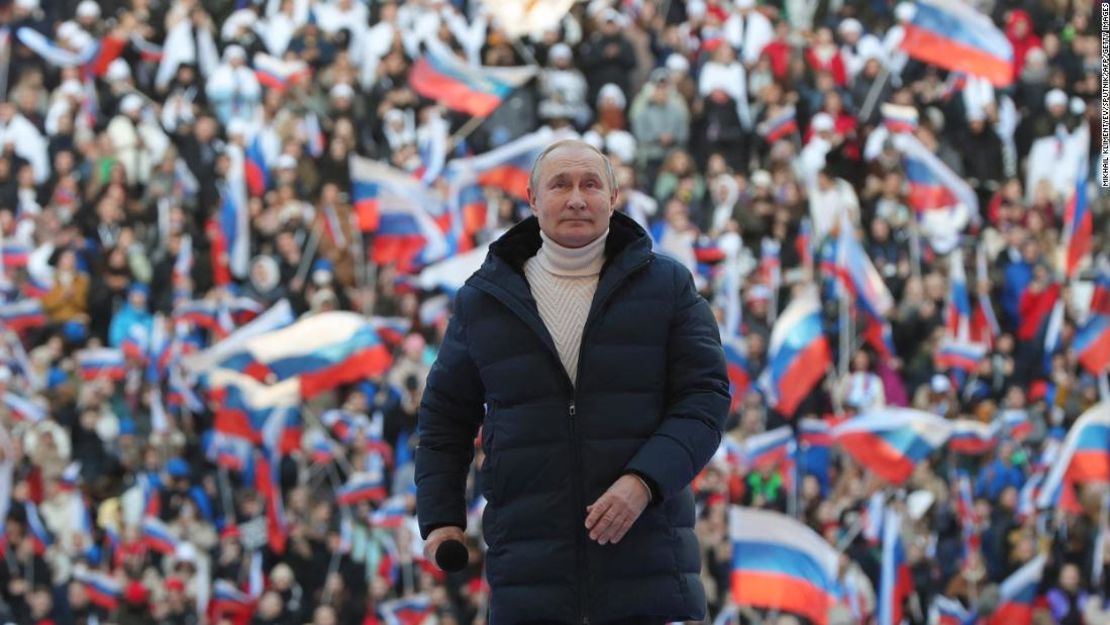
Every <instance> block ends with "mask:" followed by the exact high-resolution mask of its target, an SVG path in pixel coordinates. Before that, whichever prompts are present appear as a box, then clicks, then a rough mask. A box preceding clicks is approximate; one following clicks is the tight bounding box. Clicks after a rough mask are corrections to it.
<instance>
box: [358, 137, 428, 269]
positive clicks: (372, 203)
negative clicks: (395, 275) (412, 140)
mask: <svg viewBox="0 0 1110 625" xmlns="http://www.w3.org/2000/svg"><path fill="white" fill-rule="evenodd" d="M351 185H352V189H351V190H352V197H353V198H354V207H355V213H356V216H357V220H358V225H359V230H361V231H362V232H363V233H373V234H374V239H373V242H372V244H371V246H370V250H369V251H370V257H371V259H372V260H373V261H374V262H375V263H378V264H382V265H384V264H389V263H393V264H396V266H397V269H398V271H400V272H402V273H412V272H413V270H414V269H415V268H416V267H418V266H422V265H427V264H429V263H432V262H435V261H437V260H439V259H441V258H443V257H444V256H446V255H447V252H448V248H447V238H446V237H445V236H444V234H443V231H442V230H441V229H440V227H439V225H438V224H437V223H436V221H435V220H434V219H433V218H432V216H431V213H430V212H429V209H435V208H437V207H438V208H440V209H441V210H438V211H435V212H437V213H443V212H444V210H442V209H443V207H442V202H440V201H439V200H437V199H436V198H434V197H432V196H431V195H430V194H429V193H428V191H427V190H426V189H425V188H424V187H423V186H422V185H421V184H420V182H419V181H418V180H414V179H413V178H412V177H411V176H408V175H407V174H405V173H404V172H401V171H399V170H396V169H394V168H392V167H390V166H388V165H384V164H381V163H376V162H374V161H371V160H369V159H365V158H361V157H352V158H351Z"/></svg>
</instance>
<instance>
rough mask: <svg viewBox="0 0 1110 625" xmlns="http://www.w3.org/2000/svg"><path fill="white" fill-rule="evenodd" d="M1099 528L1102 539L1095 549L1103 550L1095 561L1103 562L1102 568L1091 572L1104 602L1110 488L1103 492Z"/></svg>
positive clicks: (1109, 539) (1109, 525)
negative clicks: (1103, 571) (1103, 577)
mask: <svg viewBox="0 0 1110 625" xmlns="http://www.w3.org/2000/svg"><path fill="white" fill-rule="evenodd" d="M1098 526H1099V530H1098V531H1099V534H1100V535H1101V537H1102V539H1101V540H1096V541H1095V548H1096V549H1100V548H1101V550H1100V551H1099V552H1098V553H1095V554H1094V561H1095V562H1096V563H1099V562H1101V563H1102V566H1101V567H1097V568H1095V570H1093V571H1091V583H1092V584H1093V585H1095V586H1101V587H1100V588H1099V592H1098V595H1099V597H1100V598H1102V600H1103V601H1106V587H1107V584H1103V583H1101V582H1102V581H1103V579H1102V570H1103V569H1104V568H1106V560H1105V559H1104V558H1103V555H1102V554H1103V553H1105V552H1106V543H1107V541H1110V487H1108V488H1106V489H1104V490H1103V491H1102V506H1100V507H1099V511H1098Z"/></svg>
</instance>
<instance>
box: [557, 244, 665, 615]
mask: <svg viewBox="0 0 1110 625" xmlns="http://www.w3.org/2000/svg"><path fill="white" fill-rule="evenodd" d="M650 262H651V258H650V257H649V258H648V259H647V260H645V261H643V262H641V263H639V264H637V265H636V266H634V267H632V268H631V269H629V270H628V273H627V274H626V275H625V276H624V278H622V279H621V283H623V282H625V281H626V280H628V279H629V278H631V277H632V276H633V275H635V274H636V273H637V272H639V271H640V270H641V269H643V268H644V267H647V265H648V263H650ZM599 282H600V278H599ZM618 286H620V285H619V284H614V285H613V287H612V288H611V289H609V292H608V293H606V294H605V295H604V296H603V297H602V299H600V300H598V302H597V307H596V308H592V309H591V313H593V314H592V316H588V317H587V318H586V323H585V325H584V326H583V328H582V339H581V341H580V342H579V344H578V368H577V369H576V370H575V375H574V384H573V385H572V386H571V395H572V399H571V402H570V406H569V408H568V410H567V412H568V413H569V415H570V434H571V443H572V446H573V447H574V469H575V470H574V471H573V472H572V475H573V477H574V493H575V495H574V498H575V499H576V500H577V504H578V509H579V510H585V509H586V499H585V495H584V494H583V493H582V479H583V475H582V474H583V467H582V445H581V444H580V443H581V441H580V440H579V438H578V427H577V419H575V417H576V415H577V414H578V388H579V385H580V384H581V382H582V356H583V354H584V353H585V350H584V349H583V348H584V347H585V345H586V338H587V337H588V336H589V332H590V328H592V327H593V321H594V320H595V319H596V318H597V316H598V315H600V314H601V310H602V308H604V307H605V305H606V304H607V303H609V299H610V298H611V297H612V295H613V293H614V292H616V290H617V287H618ZM559 367H560V368H562V362H561V361H560V363H559ZM566 378H567V381H570V376H566ZM578 530H579V531H578V533H577V536H578V541H577V542H578V558H577V560H578V580H579V582H578V584H577V585H578V614H579V615H580V616H581V617H582V625H590V617H589V615H588V614H587V612H588V606H587V601H588V600H587V597H586V594H587V588H588V584H587V583H586V576H587V574H588V572H589V569H590V564H589V559H588V557H587V556H586V541H587V540H588V536H587V535H586V528H585V527H584V526H580V527H579V528H578Z"/></svg>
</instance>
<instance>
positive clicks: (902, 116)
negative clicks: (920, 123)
mask: <svg viewBox="0 0 1110 625" xmlns="http://www.w3.org/2000/svg"><path fill="white" fill-rule="evenodd" d="M879 108H880V110H881V111H882V114H883V126H885V127H886V129H887V130H889V131H890V132H913V131H915V130H917V109H915V108H914V107H912V106H902V105H898V104H891V103H889V102H886V103H884V104H883V105H882V106H881V107H879Z"/></svg>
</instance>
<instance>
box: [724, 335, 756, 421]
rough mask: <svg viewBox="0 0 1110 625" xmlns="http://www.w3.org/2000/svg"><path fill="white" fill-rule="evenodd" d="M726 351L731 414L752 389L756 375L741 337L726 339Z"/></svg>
mask: <svg viewBox="0 0 1110 625" xmlns="http://www.w3.org/2000/svg"><path fill="white" fill-rule="evenodd" d="M721 345H722V346H723V347H724V350H725V363H726V365H727V366H728V383H729V389H728V392H729V394H730V395H731V396H732V401H731V403H730V404H729V412H730V413H731V412H736V409H737V408H739V407H740V402H741V401H743V400H744V396H745V395H747V393H748V389H749V388H751V384H752V379H753V377H754V373H753V372H752V366H751V363H750V362H749V361H748V348H747V345H745V343H744V340H743V339H741V338H739V337H732V338H725V339H723V340H722V341H721Z"/></svg>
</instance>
